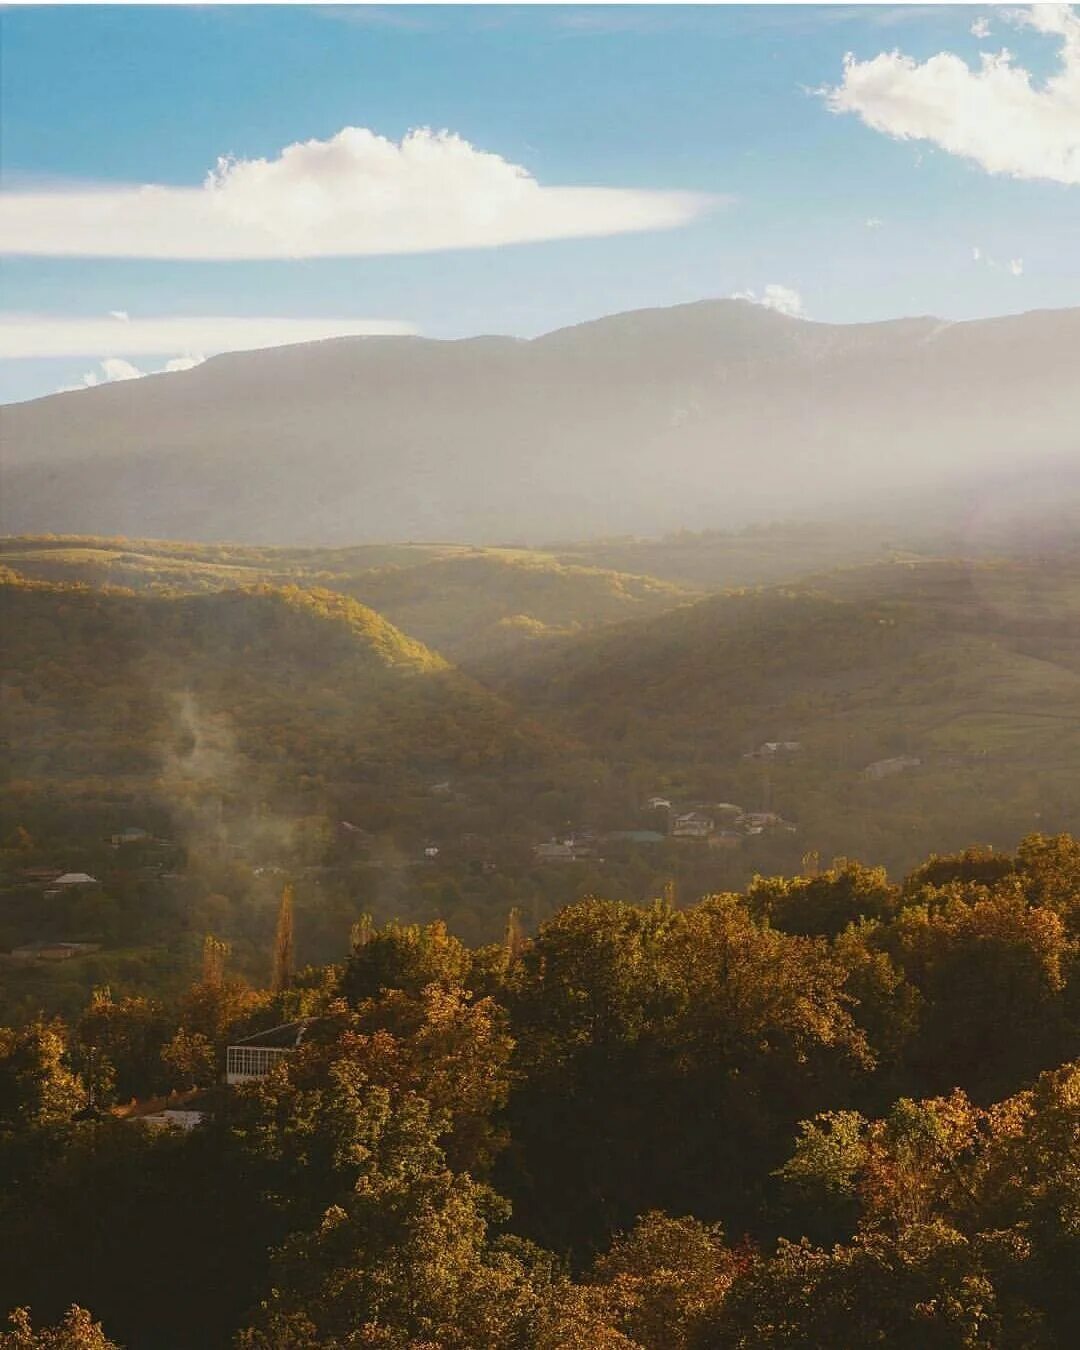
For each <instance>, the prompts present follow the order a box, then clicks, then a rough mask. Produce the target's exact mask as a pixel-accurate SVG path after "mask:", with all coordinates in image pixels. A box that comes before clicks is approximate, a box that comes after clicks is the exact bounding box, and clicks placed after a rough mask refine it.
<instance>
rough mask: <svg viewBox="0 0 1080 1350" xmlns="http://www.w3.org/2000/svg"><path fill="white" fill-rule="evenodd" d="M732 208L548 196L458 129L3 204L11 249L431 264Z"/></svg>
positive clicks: (592, 195)
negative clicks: (436, 256)
mask: <svg viewBox="0 0 1080 1350" xmlns="http://www.w3.org/2000/svg"><path fill="white" fill-rule="evenodd" d="M723 200H724V199H722V198H717V197H708V196H705V195H703V194H697V193H689V192H661V191H648V190H644V189H636V188H627V189H624V188H600V187H542V186H541V185H540V184H539V183H538V182H537V181H536V179H535V178H533V177H532V176H531V175H530V174H529V173H528V172H527V171H526V170H525V169H523V168H522V167H521V166H520V165H517V164H512V163H510V162H509V161H508V160H505V159H503V158H502V157H501V156H500V155H495V154H490V153H487V152H485V151H482V150H478V149H476V147H475V146H473V145H470V144H469V142H468V141H466V140H463V139H462V138H461V137H460V136H456V135H454V134H452V133H451V132H448V131H438V132H436V131H431V130H429V129H426V128H421V129H419V130H416V131H411V132H409V134H408V135H407V136H405V137H404V138H403V139H402V140H401V141H400V142H395V141H391V140H387V139H386V138H385V137H383V136H378V135H376V134H375V133H374V132H373V131H369V130H368V129H367V128H365V127H345V128H343V129H342V130H341V131H339V132H338V133H337V135H336V136H332V137H331V138H330V139H329V140H326V141H317V140H311V141H304V142H298V143H297V144H295V145H289V146H286V147H285V149H284V150H282V151H281V153H280V154H279V155H278V156H277V158H276V159H236V158H233V157H231V156H224V157H222V158H221V159H219V160H218V162H217V165H216V167H215V168H214V169H213V170H211V172H210V173H209V174H208V175H207V177H206V179H205V181H204V182H203V184H202V186H201V187H192V188H172V187H161V186H155V185H148V186H142V187H139V186H125V187H118V188H115V189H109V190H102V189H100V188H87V189H80V190H74V191H56V192H17V193H7V194H4V196H3V197H0V252H3V253H8V254H24V255H71V256H83V257H131V258H135V257H138V258H219V259H229V258H313V257H334V256H347V255H360V254H390V253H424V252H432V251H437V250H441V249H455V248H485V247H493V246H496V245H499V244H512V243H525V242H529V241H536V240H542V239H569V238H579V237H586V236H603V235H612V234H623V233H627V232H632V231H638V230H658V229H669V228H671V227H673V226H677V225H684V224H686V223H687V222H689V221H691V220H693V219H695V218H696V217H697V216H699V215H701V214H702V213H703V212H704V211H706V210H707V209H709V208H710V207H714V206H716V205H719V204H721V202H722V201H723Z"/></svg>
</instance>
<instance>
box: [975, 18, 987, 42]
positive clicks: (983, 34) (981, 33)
mask: <svg viewBox="0 0 1080 1350" xmlns="http://www.w3.org/2000/svg"><path fill="white" fill-rule="evenodd" d="M971 35H972V37H977V38H978V39H979V40H980V41H981V40H982V39H983V38H988V37H989V36H990V20H989V19H988V18H986V17H985V15H984V16H983V17H981V18H978V19H976V20H975V22H974V23H973V24H972V25H971Z"/></svg>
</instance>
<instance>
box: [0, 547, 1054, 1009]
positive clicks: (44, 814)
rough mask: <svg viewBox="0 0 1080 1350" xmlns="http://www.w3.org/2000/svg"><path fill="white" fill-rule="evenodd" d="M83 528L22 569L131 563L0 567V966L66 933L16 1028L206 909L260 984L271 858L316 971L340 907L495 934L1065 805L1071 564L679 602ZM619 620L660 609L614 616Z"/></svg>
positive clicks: (174, 951)
mask: <svg viewBox="0 0 1080 1350" xmlns="http://www.w3.org/2000/svg"><path fill="white" fill-rule="evenodd" d="M101 542H102V541H81V542H79V543H75V542H73V541H53V542H50V541H37V542H36V543H31V542H30V541H13V542H12V543H11V545H10V547H9V550H8V552H7V555H6V556H7V557H8V558H9V559H10V560H11V561H12V562H16V561H17V562H19V563H24V564H25V565H27V566H28V568H31V569H34V570H37V571H38V572H39V573H49V574H51V575H52V576H53V577H57V576H67V577H71V576H73V575H74V576H84V577H85V576H95V577H97V578H100V577H101V576H102V575H104V576H111V575H120V576H124V577H126V578H127V579H128V580H130V581H134V582H137V583H138V585H137V587H135V588H132V587H129V588H126V589H122V588H117V587H116V586H109V585H107V584H106V585H100V584H99V585H98V586H97V587H93V586H88V585H85V584H82V583H78V584H76V583H73V582H70V581H68V582H64V581H59V580H51V581H28V580H26V579H19V578H18V577H17V576H12V577H11V578H10V579H9V580H8V582H7V583H6V584H4V585H3V586H0V622H2V623H3V625H4V631H5V635H6V636H7V637H8V640H7V643H6V650H5V676H4V686H3V699H4V701H3V707H2V728H3V734H4V737H5V740H6V756H5V761H6V774H5V778H4V780H3V783H2V785H0V956H2V955H3V953H5V952H12V953H14V952H17V951H22V952H30V953H32V952H33V951H34V950H36V949H35V947H34V944H39V945H40V944H48V943H56V942H63V943H75V944H82V945H80V946H77V947H76V948H73V949H72V950H73V951H74V953H75V954H74V955H73V956H72V958H71V959H70V960H67V961H65V962H63V963H62V964H56V965H49V964H48V963H47V962H43V961H41V960H22V961H15V960H14V958H10V959H9V964H8V965H7V967H6V971H5V974H6V979H5V981H4V988H3V991H2V992H0V1012H2V1011H3V1010H4V1009H6V1010H7V1012H8V1014H9V1015H16V1014H17V1015H19V1016H23V1015H26V1014H27V1013H28V1012H31V1011H33V1010H34V1009H35V1008H36V1007H45V1008H48V1009H59V1010H70V1009H71V1008H72V1007H74V1006H76V1005H77V1003H78V1002H79V1000H80V999H81V998H82V997H83V996H84V995H85V993H86V991H87V990H88V989H89V988H90V987H91V986H92V985H93V984H95V983H102V982H107V983H112V984H116V985H117V987H123V988H126V989H131V990H135V991H141V992H144V993H152V992H155V991H160V990H163V989H171V988H174V987H176V986H177V984H178V982H180V981H182V980H183V979H184V978H185V976H186V974H187V973H188V972H190V970H191V969H192V968H193V966H194V964H195V963H197V960H198V944H199V942H200V940H201V937H202V934H203V932H204V931H206V929H207V928H210V929H214V930H216V931H218V932H220V933H221V935H222V936H223V937H225V938H226V939H227V940H228V941H230V942H231V943H232V944H233V946H234V951H235V961H236V963H237V969H238V970H240V971H242V972H243V973H245V974H247V975H249V976H250V977H252V978H259V977H260V976H261V973H262V971H263V970H264V967H265V959H266V958H265V951H266V944H267V942H268V940H269V939H268V935H269V932H270V931H271V929H272V925H273V909H274V903H275V901H274V896H275V894H276V887H278V886H279V885H280V879H281V878H282V877H286V876H287V877H289V878H291V879H292V881H293V882H294V884H295V886H296V894H297V901H296V903H297V908H298V913H300V914H301V915H302V917H303V923H302V924H301V926H300V937H299V942H300V950H301V953H302V956H303V959H305V960H313V961H325V960H329V959H331V957H332V954H333V953H334V952H335V951H336V950H338V949H339V947H340V943H341V942H342V941H343V937H344V934H346V933H347V931H348V928H349V925H350V923H351V922H352V918H353V917H354V915H355V911H356V908H357V906H358V905H360V906H363V907H364V908H365V909H368V910H370V911H371V912H372V913H373V914H374V915H375V916H376V918H377V919H378V920H380V921H381V920H385V919H389V918H394V917H397V918H400V919H402V920H408V921H414V922H415V921H423V922H428V921H431V920H434V919H441V920H443V921H445V922H446V923H448V924H449V925H450V927H451V928H452V930H453V931H455V932H456V933H458V934H460V935H462V936H464V937H466V938H467V939H468V940H471V941H475V942H482V941H485V940H488V939H490V938H491V937H493V936H495V935H496V934H497V933H498V931H499V929H500V926H501V923H502V915H503V913H504V909H505V905H506V903H507V897H510V898H512V900H513V901H514V902H515V903H517V904H519V905H520V906H521V907H522V909H523V912H524V913H525V915H526V916H527V920H528V923H529V925H530V926H532V927H534V926H535V925H536V924H537V923H539V922H540V921H542V920H543V919H544V918H545V917H547V916H549V915H550V914H551V913H553V912H554V910H556V909H557V908H558V907H559V906H560V905H563V904H566V903H567V902H569V901H572V900H574V899H577V898H579V897H580V896H582V895H586V894H590V893H592V894H609V895H615V896H618V897H619V898H621V899H626V900H630V901H635V902H641V901H643V900H646V899H648V898H649V897H650V896H652V895H657V894H661V893H664V892H665V890H666V889H667V888H672V889H673V890H674V892H675V893H676V894H678V895H680V896H689V895H695V894H703V893H707V892H709V891H711V890H720V889H728V888H733V887H739V886H743V885H746V884H747V883H749V882H750V880H751V879H752V877H753V876H754V875H755V874H756V873H768V872H776V871H783V870H790V869H793V868H797V867H798V866H799V865H800V860H801V859H803V858H804V856H806V855H817V856H818V857H819V858H821V859H822V860H824V861H826V862H827V861H828V860H829V859H831V858H834V857H838V856H845V855H846V856H860V857H864V858H866V859H868V860H869V861H872V862H874V863H882V864H885V865H887V866H889V867H891V868H893V869H895V870H903V869H905V868H907V867H910V866H912V865H913V864H914V862H915V861H916V859H917V858H918V857H920V856H922V855H924V854H925V853H926V852H928V851H931V850H938V851H947V850H952V849H956V848H958V847H961V846H963V844H964V843H965V842H966V841H969V840H978V841H980V842H984V843H988V844H993V845H994V846H996V847H998V848H1009V847H1012V846H1014V845H1015V842H1016V840H1017V839H1019V838H1020V837H1021V836H1022V835H1024V834H1025V833H1026V832H1030V831H1032V830H1046V831H1051V832H1057V831H1061V830H1067V829H1072V828H1075V822H1076V821H1077V819H1078V818H1080V780H1078V778H1077V774H1076V770H1075V765H1076V763H1077V762H1080V648H1078V643H1080V614H1078V610H1080V570H1078V563H1077V560H1076V558H1075V556H1074V555H1072V554H1068V553H1063V554H1057V555H1053V556H1047V557H1045V558H1041V559H1040V558H1027V559H1012V560H999V561H984V562H979V563H964V562H958V561H954V562H948V561H931V560H922V561H911V562H892V563H883V564H879V565H874V566H869V567H861V568H849V569H841V570H834V571H831V572H828V573H823V574H820V575H819V576H817V577H814V578H811V579H808V580H804V581H803V582H801V583H799V584H798V585H794V586H788V587H782V588H777V587H773V588H765V589H759V590H747V591H743V592H738V593H725V594H720V595H716V596H712V597H709V598H706V599H700V600H695V597H694V595H693V593H692V592H689V591H684V590H681V589H678V588H675V587H672V586H668V585H665V584H663V583H657V582H653V581H650V580H649V579H647V578H638V577H634V576H632V575H628V574H615V573H607V572H604V571H602V570H594V569H580V568H576V567H575V566H572V565H566V566H564V565H562V564H558V563H555V562H553V561H552V560H550V559H537V558H536V557H533V556H530V555H525V556H517V555H514V554H512V553H510V552H502V553H498V554H492V553H489V552H486V551H483V552H479V553H477V554H475V555H468V554H465V553H461V552H458V551H456V550H450V551H449V552H448V553H446V554H443V555H440V554H439V553H438V552H437V550H436V546H431V551H430V552H429V551H427V550H418V554H419V556H405V555H407V554H409V552H410V551H409V550H407V549H401V550H398V553H397V556H396V558H395V557H394V556H392V555H389V556H383V557H381V558H379V559H378V560H377V562H376V565H374V566H367V565H365V566H361V567H356V565H355V562H356V560H355V559H354V558H351V557H343V556H341V555H340V553H339V554H337V555H336V556H335V555H334V554H332V553H329V552H328V553H326V554H322V555H319V556H318V557H317V559H314V558H312V557H311V556H309V555H307V554H303V553H292V554H289V553H287V552H285V551H269V550H267V551H258V550H255V551H252V550H245V549H230V548H225V547H222V548H219V549H211V548H204V547H199V546H181V545H174V546H166V545H155V546H150V545H148V544H147V545H138V546H132V548H131V549H130V550H129V551H128V552H126V553H125V552H123V551H121V550H120V549H118V548H117V547H116V546H115V545H113V546H112V547H110V548H109V549H105V548H102V547H98V546H94V545H95V543H96V545H100V544H101ZM87 555H91V556H90V557H88V556H87ZM372 561H373V560H372V559H371V558H370V556H366V557H365V558H364V562H365V563H370V562H372ZM316 562H317V563H318V564H319V566H316ZM174 569H175V570H174ZM290 577H291V578H292V580H290ZM266 578H272V580H267V579H266ZM320 581H322V582H325V586H320ZM238 583H243V584H238ZM326 586H332V587H334V588H335V589H333V590H330V589H326ZM350 589H354V590H356V591H357V592H360V593H363V594H365V595H368V596H371V597H372V598H376V593H377V598H378V599H379V602H380V603H381V604H382V605H385V607H386V611H387V612H388V613H390V614H392V615H395V616H397V615H401V616H403V617H408V618H409V622H410V623H411V624H412V625H413V631H412V633H411V634H409V635H407V634H406V633H404V632H402V631H401V629H400V628H397V627H395V626H394V625H392V624H391V623H390V622H389V620H388V619H387V618H386V617H383V615H381V614H379V613H377V612H375V611H374V610H372V609H369V608H367V607H366V606H365V605H363V604H361V603H359V602H358V601H357V600H355V599H353V598H351V596H350V595H348V594H346V592H347V591H348V590H350ZM519 606H520V610H518V607H519ZM664 609H668V610H669V612H667V613H659V614H657V613H656V611H657V610H664ZM513 610H518V613H517V615H516V616H515V615H511V617H510V618H509V619H507V617H506V615H507V613H508V611H513ZM628 612H629V613H631V614H639V613H643V614H645V615H646V616H648V615H652V617H644V618H641V619H635V620H633V621H630V622H627V621H625V620H624V621H623V622H621V623H612V622H610V620H611V619H612V618H615V617H618V616H623V615H625V614H627V613H628ZM521 614H525V615H527V616H528V617H527V620H523V619H522V618H521V617H520V616H521ZM419 631H423V632H424V633H425V634H428V633H434V634H436V635H440V636H441V638H442V640H443V642H444V645H445V647H446V649H447V651H448V652H450V653H451V654H452V655H453V656H454V657H455V658H456V659H457V660H458V661H460V662H462V663H464V665H465V666H466V667H467V669H468V671H469V674H468V675H466V674H464V673H463V672H462V669H461V668H460V667H456V666H454V665H453V664H452V663H451V662H450V661H449V660H448V659H447V657H446V656H444V655H443V654H441V653H439V652H436V651H434V650H432V648H431V647H429V646H427V645H425V644H424V643H422V642H421V641H418V639H417V637H416V635H415V634H416V633H417V632H419ZM684 817H685V818H686V820H687V821H688V823H685V822H684ZM125 832H126V833H125ZM118 837H119V838H120V839H121V840H122V842H121V844H120V845H117V844H115V843H114V842H112V841H114V840H115V839H116V838H118ZM154 841H158V842H154ZM160 841H164V842H160ZM65 873H68V874H72V875H75V876H79V875H83V876H86V877H88V878H90V879H91V881H92V883H93V884H91V883H90V882H86V883H80V884H78V885H73V886H72V887H71V888H70V889H64V888H63V887H61V888H59V890H57V889H56V888H55V887H54V882H55V879H56V878H57V877H59V876H61V875H62V874H65ZM51 892H55V893H51Z"/></svg>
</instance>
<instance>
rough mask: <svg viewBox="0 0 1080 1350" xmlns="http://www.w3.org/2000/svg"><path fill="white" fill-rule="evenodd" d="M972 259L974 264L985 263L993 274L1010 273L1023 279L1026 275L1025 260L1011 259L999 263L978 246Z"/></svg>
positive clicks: (972, 251) (972, 253)
mask: <svg viewBox="0 0 1080 1350" xmlns="http://www.w3.org/2000/svg"><path fill="white" fill-rule="evenodd" d="M971 259H972V261H973V262H977V263H984V264H985V265H986V266H987V267H988V268H989V269H990V271H991V272H1008V273H1009V274H1010V276H1014V277H1022V276H1023V275H1024V260H1023V258H1010V259H1009V261H1008V262H1005V263H1001V262H998V260H997V259H996V258H993V257H991V255H990V254H989V253H987V252H986V251H985V250H984V249H981V248H980V247H979V245H978V244H976V245H975V246H974V248H972V250H971Z"/></svg>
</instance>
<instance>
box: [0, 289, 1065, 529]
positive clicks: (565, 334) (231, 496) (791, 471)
mask: <svg viewBox="0 0 1080 1350" xmlns="http://www.w3.org/2000/svg"><path fill="white" fill-rule="evenodd" d="M1078 361H1080V311H1078V310H1061V311H1043V312H1038V313H1031V314H1026V315H1020V316H1015V317H1011V318H1002V319H994V320H986V321H980V322H972V323H952V324H944V323H940V322H938V321H936V320H933V319H913V320H904V321H901V322H893V323H881V324H861V325H851V326H834V325H828V324H814V323H807V322H804V321H801V320H797V319H792V318H788V317H786V316H784V315H780V314H776V313H774V312H772V311H769V310H765V309H761V308H758V307H755V306H753V305H750V304H748V303H746V302H741V301H713V302H703V303H701V304H698V305H688V306H681V307H678V308H675V309H669V310H651V311H643V312H640V313H633V314H624V315H616V316H613V317H611V318H608V319H603V320H599V321H597V322H595V323H591V324H583V325H580V326H579V327H576V328H571V329H566V330H562V331H560V332H557V333H553V334H550V335H548V336H547V337H544V338H541V339H538V340H536V341H532V342H522V341H517V340H512V339H506V338H484V339H474V340H469V341H461V342H433V341H427V340H423V339H414V338H368V339H343V340H339V341H333V342H325V343H316V344H309V345H305V346H301V347H293V348H280V349H276V350H272V351H261V352H249V353H239V354H234V355H231V356H226V357H219V358H215V359H214V360H211V361H208V362H206V363H205V364H204V365H202V366H200V367H198V368H197V369H195V370H192V371H188V372H184V373H181V374H176V375H169V376H158V377H150V378H147V379H144V380H140V381H128V382H126V383H124V384H122V385H121V384H117V385H112V386H106V387H101V388H95V389H90V390H84V391H80V392H78V393H71V394H62V395H56V396H54V397H52V398H48V399H41V400H37V401H35V402H32V403H26V404H20V405H16V406H13V407H10V408H7V409H5V410H4V413H3V423H4V441H5V458H6V463H7V470H6V474H5V503H4V517H3V520H4V527H5V528H6V529H7V530H9V531H12V532H22V531H45V530H49V531H55V532H79V533H86V532H92V533H99V534H100V533H112V534H124V535H135V536H147V535H158V536H164V537H170V536H171V537H185V538H201V539H212V538H218V539H221V538H231V539H237V540H246V541H250V542H267V543H269V542H273V543H284V544H288V543H313V544H314V543H319V544H326V543H335V542H345V541H372V542H374V541H380V540H390V539H395V538H397V539H408V538H414V539H415V538H427V539H432V538H434V539H440V538H441V539H459V540H464V539H469V540H471V541H473V542H479V543H483V542H491V543H496V542H507V541H512V540H520V539H530V540H534V541H535V540H541V539H552V538H558V537H562V538H581V537H586V536H588V535H595V534H598V533H600V534H612V533H621V532H625V531H628V530H629V531H647V532H655V531H659V530H665V529H671V528H677V527H683V526H687V527H693V528H700V527H703V526H718V525H722V526H724V527H730V526H737V525H740V524H744V523H747V522H750V521H754V520H762V519H775V518H777V517H778V516H783V515H785V514H789V513H792V512H799V513H806V512H814V511H816V512H818V513H822V512H828V513H831V514H835V513H836V512H837V511H838V510H840V509H850V508H853V507H854V506H856V505H857V504H859V503H867V502H878V501H881V500H888V499H889V496H890V495H891V494H896V493H901V492H902V493H904V494H906V495H908V496H910V495H911V494H912V493H914V492H916V491H923V492H925V491H927V490H931V489H940V490H941V491H942V492H951V493H953V494H954V501H955V494H957V493H959V492H961V491H964V490H968V489H970V487H971V485H972V484H973V483H978V482H982V481H984V480H985V479H986V477H987V475H1000V474H1004V473H1016V472H1017V471H1019V472H1021V473H1022V474H1026V473H1027V472H1029V471H1034V470H1037V469H1041V468H1042V467H1043V466H1046V465H1049V464H1061V463H1065V464H1067V463H1073V462H1075V459H1076V456H1077V454H1078V444H1077V435H1078V433H1077V427H1078V426H1080V388H1078V383H1080V382H1078V381H1077V380H1076V377H1075V370H1076V367H1077V363H1078Z"/></svg>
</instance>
